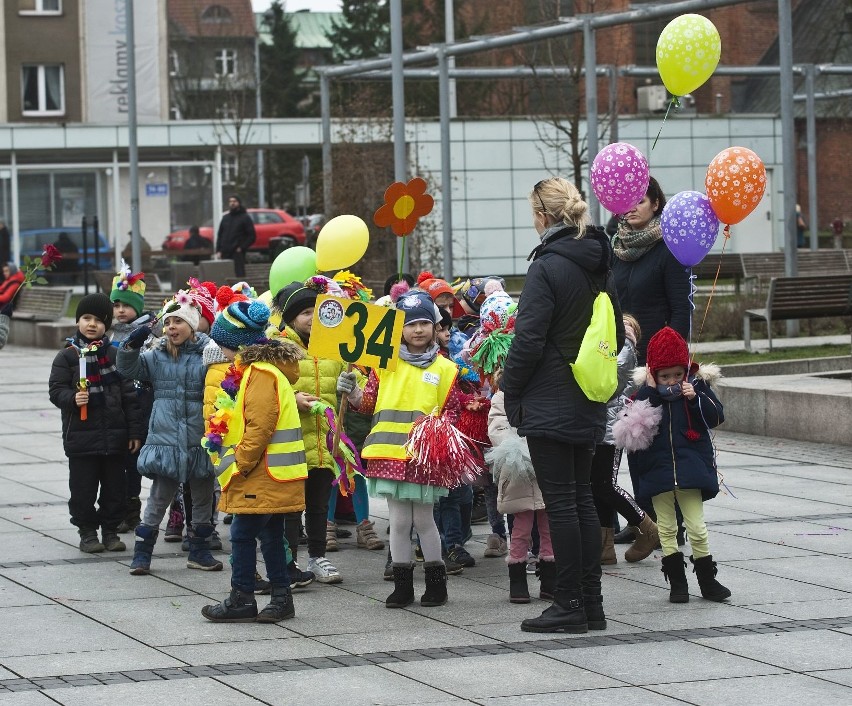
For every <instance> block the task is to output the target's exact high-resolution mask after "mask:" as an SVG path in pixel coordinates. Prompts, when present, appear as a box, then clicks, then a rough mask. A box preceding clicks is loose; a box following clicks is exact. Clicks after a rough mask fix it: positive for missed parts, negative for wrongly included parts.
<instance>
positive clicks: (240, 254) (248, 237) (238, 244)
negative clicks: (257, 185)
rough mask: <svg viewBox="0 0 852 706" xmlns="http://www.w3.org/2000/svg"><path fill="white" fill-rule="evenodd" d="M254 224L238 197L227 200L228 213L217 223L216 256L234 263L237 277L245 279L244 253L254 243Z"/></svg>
mask: <svg viewBox="0 0 852 706" xmlns="http://www.w3.org/2000/svg"><path fill="white" fill-rule="evenodd" d="M255 237H256V236H255V232H254V222H253V221H252V220H251V216H249V214H248V213H247V212H246V210H245V208H243V202H242V201H241V200H240V197H239V196H231V197H230V198H229V199H228V212H227V213H226V214H225V215H224V216H222V220H221V221H220V222H219V232H218V233H217V234H216V256H217V257H219V258H223V259H225V260H233V261H234V272H235V273H236V275H237V277H245V274H246V251H247V250H248V249H249V248H250V247H251V246H252V245H253V244H254V241H255Z"/></svg>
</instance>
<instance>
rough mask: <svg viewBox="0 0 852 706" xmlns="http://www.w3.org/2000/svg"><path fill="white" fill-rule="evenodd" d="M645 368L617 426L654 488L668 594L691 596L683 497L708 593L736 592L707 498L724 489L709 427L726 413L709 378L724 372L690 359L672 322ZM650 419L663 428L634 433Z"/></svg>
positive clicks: (719, 597)
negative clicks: (680, 525) (722, 572)
mask: <svg viewBox="0 0 852 706" xmlns="http://www.w3.org/2000/svg"><path fill="white" fill-rule="evenodd" d="M696 370H697V374H694V373H696ZM643 374H644V375H645V384H644V385H642V387H641V388H640V389H639V391H638V392H637V393H636V396H635V401H634V402H633V403H632V404H631V405H630V406H629V407H628V408H627V409H626V410H625V411H624V412H622V413H621V414H620V415H619V419H618V421H617V422H616V424H615V425H614V426H613V433H614V436H615V441H616V443H618V444H619V445H620V446H623V447H624V448H625V449H627V450H628V453H630V454H631V456H632V458H631V464H633V463H635V464H636V469H637V475H638V477H639V481H640V492H642V493H643V494H646V495H648V496H651V500H652V502H653V505H654V511H655V512H656V514H657V527H658V528H659V533H660V542H661V543H662V546H663V569H662V570H663V575H664V576H665V577H666V580H667V581H668V582H669V585H670V587H671V590H670V595H669V600H670V601H671V602H672V603H686V602H688V601H689V587H688V585H687V582H686V572H685V571H684V567H685V566H686V563H685V562H684V560H683V554H682V553H681V552H679V551H678V545H677V520H676V519H675V502H677V504H678V505H680V508H681V510H682V511H683V517H684V522H685V523H686V530H687V532H688V534H689V541H690V543H691V545H692V553H693V556H692V557H690V561H692V563H693V564H694V565H695V569H694V571H695V574H696V576H697V577H698V585H699V587H700V588H701V595H702V596H703V597H704V598H706V599H708V600H711V601H723V600H725V599H726V598H728V597H730V595H731V592H730V591H729V590H728V589H727V588H725V587H724V586H723V585H722V584H720V583H719V582H718V581H716V578H715V577H716V563H715V562H714V561H713V557H712V556H711V555H710V547H709V545H708V542H707V526H706V525H705V523H704V507H703V505H702V503H703V501H704V500H710V499H711V498H714V497H715V496H716V494H717V493H718V492H719V479H718V474H717V471H716V459H715V457H714V453H713V444H712V442H711V440H710V431H709V430H710V429H712V428H714V427H716V426H718V425H719V424H721V423H722V422H723V421H724V420H725V418H724V415H723V413H722V404H721V402H719V400H718V398H717V397H716V395H715V394H713V391H712V390H711V389H710V384H709V383H710V382H711V381H712V380H715V379H717V378H718V377H719V369H718V367H716V366H713V365H708V366H701V367H700V368H699V367H697V366H695V365H693V366H690V363H689V350H688V348H687V345H686V341H684V340H683V338H682V337H681V336H680V334H678V333H677V332H676V331H675V330H674V329H672V328H669V327H668V326H667V327H665V328H663V329H661V330H660V331H658V332H657V333H656V334H654V336H653V337H652V338H651V340H650V341H649V342H648V351H647V367H646V368H645V369H644V370H643V369H641V368H640V369H639V370H638V371H637V378H638V376H639V375H643ZM649 420H655V421H656V422H657V423H658V424H659V428H658V429H657V430H656V431H652V432H650V433H646V434H644V435H638V438H633V437H634V434H633V432H635V431H636V430H637V426H636V424H635V422H637V421H644V422H646V423H647V422H648V421H649ZM646 428H647V424H646ZM652 433H653V438H650V437H651V434H652Z"/></svg>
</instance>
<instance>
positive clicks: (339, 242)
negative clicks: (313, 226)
mask: <svg viewBox="0 0 852 706" xmlns="http://www.w3.org/2000/svg"><path fill="white" fill-rule="evenodd" d="M369 244H370V231H369V229H368V228H367V224H366V223H364V221H363V220H362V219H360V218H358V216H348V215H347V216H337V217H335V218H332V219H331V220H330V221H329V222H328V223H326V224H325V225H324V226H323V227H322V230H321V231H320V232H319V235H318V236H317V270H319V271H321V272H328V271H329V270H345V269H346V268H347V267H352V265H354V264H355V263H356V262H358V260H360V259H361V258H362V257H364V253H365V252H367V246H368V245H369Z"/></svg>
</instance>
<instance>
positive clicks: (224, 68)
mask: <svg viewBox="0 0 852 706" xmlns="http://www.w3.org/2000/svg"><path fill="white" fill-rule="evenodd" d="M236 73H237V50H236V49H220V50H219V51H217V52H216V75H217V76H233V75H234V74H236Z"/></svg>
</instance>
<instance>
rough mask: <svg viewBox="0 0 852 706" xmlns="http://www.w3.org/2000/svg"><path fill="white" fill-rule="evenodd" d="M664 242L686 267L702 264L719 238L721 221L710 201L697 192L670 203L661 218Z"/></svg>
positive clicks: (676, 197)
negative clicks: (717, 237)
mask: <svg viewBox="0 0 852 706" xmlns="http://www.w3.org/2000/svg"><path fill="white" fill-rule="evenodd" d="M660 226H661V227H662V230H663V240H665V241H666V245H667V246H668V248H669V250H671V251H672V255H674V256H675V259H676V260H677V261H678V262H679V263H680V264H681V265H683V266H684V267H692V266H693V265H697V264H698V263H699V262H701V261H702V260H703V259H704V257H705V256H706V255H707V253H709V252H710V248H712V247H713V244H714V243H715V242H716V236H717V235H719V219H718V218H716V214H715V213H714V212H713V207H712V206H711V205H710V199H708V198H707V197H706V196H705V195H704V194H700V193H698V192H697V191H681V192H680V193H679V194H675V195H674V196H673V197H672V198H671V199H670V200H669V201H668V203H666V206H665V208H664V209H663V214H662V216H660Z"/></svg>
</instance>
